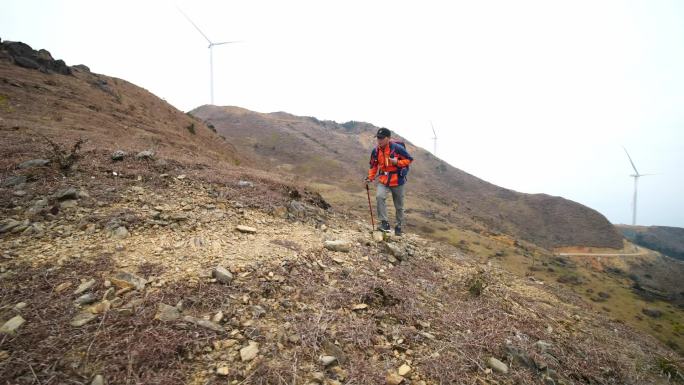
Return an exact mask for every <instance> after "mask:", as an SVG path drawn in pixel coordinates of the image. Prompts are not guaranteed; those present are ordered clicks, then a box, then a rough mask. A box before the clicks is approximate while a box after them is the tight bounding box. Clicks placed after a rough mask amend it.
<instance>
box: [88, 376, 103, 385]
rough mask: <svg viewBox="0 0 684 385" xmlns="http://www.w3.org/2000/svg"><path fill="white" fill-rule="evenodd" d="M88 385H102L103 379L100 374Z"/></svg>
mask: <svg viewBox="0 0 684 385" xmlns="http://www.w3.org/2000/svg"><path fill="white" fill-rule="evenodd" d="M90 385H104V377H102V375H101V374H98V375H97V376H95V377H93V381H92V382H91V383H90Z"/></svg>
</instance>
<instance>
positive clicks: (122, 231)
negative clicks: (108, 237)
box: [111, 226, 130, 239]
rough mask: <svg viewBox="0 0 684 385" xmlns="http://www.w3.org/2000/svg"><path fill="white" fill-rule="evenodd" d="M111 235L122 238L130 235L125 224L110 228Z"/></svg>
mask: <svg viewBox="0 0 684 385" xmlns="http://www.w3.org/2000/svg"><path fill="white" fill-rule="evenodd" d="M111 234H112V237H113V238H116V239H124V238H128V237H129V236H130V233H129V232H128V229H127V228H126V226H119V227H117V228H115V229H114V230H112V233H111Z"/></svg>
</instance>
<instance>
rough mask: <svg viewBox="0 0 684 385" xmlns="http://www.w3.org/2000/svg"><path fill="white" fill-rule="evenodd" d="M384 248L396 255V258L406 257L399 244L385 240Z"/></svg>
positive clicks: (402, 258)
mask: <svg viewBox="0 0 684 385" xmlns="http://www.w3.org/2000/svg"><path fill="white" fill-rule="evenodd" d="M384 245H385V250H386V251H387V252H389V253H390V254H392V255H393V256H394V257H396V258H397V259H398V260H400V261H403V260H404V259H406V251H404V250H403V249H402V248H401V247H400V246H398V245H396V244H394V243H390V242H385V244H384Z"/></svg>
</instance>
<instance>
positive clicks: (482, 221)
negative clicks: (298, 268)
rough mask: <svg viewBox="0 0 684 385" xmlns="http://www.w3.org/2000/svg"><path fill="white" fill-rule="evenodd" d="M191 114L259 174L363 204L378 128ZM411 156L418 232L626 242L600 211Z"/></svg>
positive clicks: (219, 110)
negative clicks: (290, 178)
mask: <svg viewBox="0 0 684 385" xmlns="http://www.w3.org/2000/svg"><path fill="white" fill-rule="evenodd" d="M191 114H192V115H194V116H197V117H198V118H200V119H202V120H204V121H206V122H208V123H209V124H211V125H212V126H213V127H215V129H216V130H217V132H218V133H220V134H221V135H222V136H224V137H226V138H227V139H228V140H229V141H231V142H232V143H234V144H235V145H236V146H238V147H240V148H241V150H242V151H243V152H245V156H249V157H251V158H252V159H253V160H254V161H255V162H254V163H253V164H254V166H255V167H260V168H262V169H267V170H278V171H281V172H285V173H291V174H294V175H297V176H300V177H304V178H305V179H308V180H314V181H317V182H318V184H319V187H320V188H321V189H322V190H323V191H324V195H325V196H326V197H328V198H329V199H330V200H332V201H334V202H336V203H341V204H346V205H347V206H348V207H357V206H358V203H363V197H362V195H363V194H365V191H362V189H361V184H360V183H359V180H360V179H362V176H363V175H365V173H366V171H367V168H368V157H369V154H370V150H371V148H372V146H373V145H374V139H373V135H374V134H375V132H376V131H377V127H375V126H373V125H371V124H368V123H360V122H347V123H342V124H338V123H335V122H332V121H319V120H318V119H316V118H311V117H299V116H293V115H290V114H287V113H282V112H278V113H271V114H262V113H256V112H252V111H248V110H245V109H241V108H236V107H216V106H202V107H200V108H197V109H195V110H193V111H191ZM408 149H409V152H411V153H412V155H413V157H414V158H415V159H416V161H415V163H414V165H412V166H411V168H412V170H411V175H410V192H409V194H410V195H409V197H410V199H408V208H409V211H412V212H413V213H412V214H411V213H410V215H409V217H410V219H409V225H411V224H413V227H412V228H411V230H412V231H418V232H421V233H423V234H431V233H433V232H435V230H437V229H440V228H443V229H445V231H448V229H449V228H450V227H454V226H457V227H462V228H470V229H478V230H481V229H487V230H490V231H495V232H503V233H506V234H510V235H513V236H515V237H517V238H522V239H525V240H528V241H530V242H533V243H536V244H538V245H541V246H544V247H547V248H551V247H560V246H579V245H583V246H597V247H614V248H620V247H622V237H621V236H620V234H619V233H618V232H617V231H616V230H615V228H614V227H613V226H612V225H611V224H610V223H609V222H608V220H607V219H606V218H605V217H603V216H602V215H601V214H599V213H598V212H596V211H595V210H592V209H590V208H588V207H585V206H582V205H580V204H578V203H575V202H572V201H569V200H566V199H563V198H560V197H552V196H549V195H545V194H522V193H518V192H515V191H512V190H507V189H504V188H501V187H498V186H495V185H493V184H491V183H487V182H485V181H483V180H481V179H478V178H476V177H474V176H472V175H470V174H468V173H465V172H463V171H461V170H459V169H457V168H454V167H452V166H450V165H449V164H447V163H445V162H443V161H442V160H441V159H438V158H435V157H434V156H432V155H431V154H430V153H429V152H427V151H425V150H423V149H422V148H419V147H415V146H413V145H411V144H410V143H408ZM326 190H329V191H331V193H329V194H326V193H325V191H326ZM340 191H343V193H341V192H340ZM347 193H349V194H347ZM351 193H356V194H357V195H354V196H352V195H350V194H351ZM352 197H353V199H352ZM433 235H434V234H433Z"/></svg>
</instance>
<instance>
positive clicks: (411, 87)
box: [0, 0, 684, 227]
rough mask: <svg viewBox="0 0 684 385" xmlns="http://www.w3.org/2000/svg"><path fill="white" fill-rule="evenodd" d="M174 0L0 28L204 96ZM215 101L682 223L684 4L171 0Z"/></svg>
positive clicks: (77, 7)
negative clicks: (304, 119)
mask: <svg viewBox="0 0 684 385" xmlns="http://www.w3.org/2000/svg"><path fill="white" fill-rule="evenodd" d="M175 4H176V3H175V2H173V1H132V0H119V1H108V2H105V1H92V0H90V1H48V0H41V1H37V0H1V1H0V37H1V38H2V39H3V40H19V41H24V42H26V43H28V44H30V45H31V46H33V47H34V48H36V49H38V48H45V49H48V50H49V51H50V52H52V54H53V56H54V57H56V58H61V59H64V60H65V61H66V62H67V64H70V65H73V64H80V63H83V64H86V65H88V66H89V67H90V68H91V70H93V71H94V72H98V73H103V74H107V75H110V76H116V77H120V78H123V79H126V80H128V81H131V82H133V83H136V84H138V85H140V86H142V87H144V88H146V89H148V90H150V91H152V92H153V93H155V94H156V95H158V96H160V97H162V98H164V99H166V100H167V101H169V102H170V103H172V104H173V105H175V106H176V107H178V108H180V109H182V110H185V111H187V110H190V109H192V108H194V107H197V106H199V105H202V104H206V103H208V102H209V81H208V78H209V64H208V63H209V58H208V57H209V55H208V49H207V44H206V42H205V41H204V38H203V37H202V36H201V35H200V34H199V33H198V32H197V31H196V30H194V28H193V27H192V26H191V25H190V24H189V23H188V22H187V21H186V20H185V19H184V18H183V16H182V15H181V14H180V13H179V11H178V10H177V9H176V5H175ZM178 5H179V6H180V7H181V8H183V9H184V10H185V12H186V13H187V14H188V15H189V16H190V17H191V18H193V19H194V20H195V22H196V23H197V24H198V25H199V26H200V28H202V29H203V30H204V32H205V33H206V34H207V35H208V36H209V37H210V38H211V39H212V40H214V41H223V40H243V41H244V42H243V43H239V44H234V45H227V46H220V47H216V48H215V51H214V52H215V54H214V67H215V85H216V86H215V87H216V91H215V104H218V105H237V106H241V107H245V108H248V109H252V110H256V111H260V112H272V111H287V112H290V113H293V114H297V115H309V116H316V117H317V118H320V119H332V120H336V121H347V120H361V121H367V122H371V123H374V124H376V125H379V126H386V127H388V128H390V129H392V130H395V131H397V132H399V133H400V134H402V135H403V136H405V137H407V138H408V139H409V140H411V141H412V142H414V143H416V144H417V145H419V146H422V147H424V148H426V149H432V141H431V137H432V133H431V130H430V123H429V122H430V120H432V122H433V123H434V125H435V128H436V129H437V134H438V137H439V142H438V149H437V153H438V154H437V155H438V156H440V157H442V158H443V159H445V160H446V161H448V162H449V163H450V164H452V165H454V166H455V167H458V168H460V169H462V170H465V171H467V172H469V173H471V174H474V175H476V176H478V177H480V178H483V179H485V180H487V181H489V182H492V183H495V184H497V185H500V186H503V187H507V188H511V189H514V190H517V191H522V192H528V193H538V192H544V193H547V194H552V195H560V196H563V197H565V198H568V199H572V200H575V201H578V202H581V203H583V204H586V205H588V206H590V207H592V208H595V209H597V210H598V211H600V212H601V213H603V214H604V215H606V216H607V217H608V219H609V220H611V221H612V222H614V223H630V222H631V200H632V190H633V185H632V179H631V178H630V177H629V174H631V173H633V170H632V169H631V166H630V165H629V162H628V160H627V157H626V156H625V154H624V151H623V149H622V146H625V147H627V149H628V150H629V151H630V153H631V155H632V158H633V159H634V161H635V163H636V165H637V168H638V169H639V172H641V173H658V174H659V175H654V176H648V177H644V178H642V179H641V181H640V186H639V210H638V219H637V223H638V224H642V225H670V226H680V227H684V1H681V0H672V1H662V0H643V1H627V0H625V1H610V0H589V1H583V0H579V1H578V0H572V1H570V0H567V1H551V0H539V1H527V0H524V1H515V0H501V1H489V0H482V1H480V0H478V1H474V0H473V1H413V2H402V1H369V0H367V1H354V0H352V1H349V0H347V1H321V0H317V1H282V0H275V1H260V0H251V1H182V0H181V1H179V2H178Z"/></svg>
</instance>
